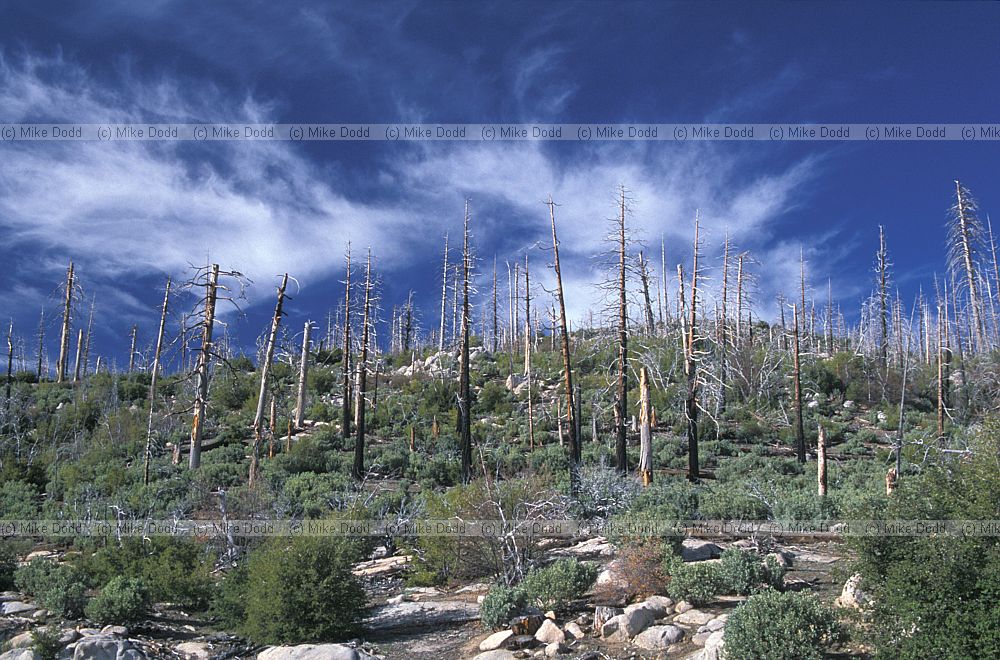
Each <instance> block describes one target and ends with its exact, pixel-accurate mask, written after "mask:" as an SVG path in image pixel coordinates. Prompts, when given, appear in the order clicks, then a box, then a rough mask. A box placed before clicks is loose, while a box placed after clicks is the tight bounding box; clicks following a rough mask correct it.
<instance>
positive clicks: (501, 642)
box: [479, 630, 514, 651]
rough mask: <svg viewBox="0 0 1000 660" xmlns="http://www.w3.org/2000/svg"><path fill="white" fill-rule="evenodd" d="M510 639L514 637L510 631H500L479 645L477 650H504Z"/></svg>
mask: <svg viewBox="0 0 1000 660" xmlns="http://www.w3.org/2000/svg"><path fill="white" fill-rule="evenodd" d="M512 637H514V632H513V631H511V630H501V631H500V632H495V633H493V634H492V635H490V636H489V637H487V638H486V639H484V640H483V641H481V642H480V643H479V650H480V651H495V650H497V649H502V648H506V646H507V644H509V643H510V640H511V638H512Z"/></svg>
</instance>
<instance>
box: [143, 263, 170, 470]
mask: <svg viewBox="0 0 1000 660" xmlns="http://www.w3.org/2000/svg"><path fill="white" fill-rule="evenodd" d="M169 301H170V278H169V277H168V278H167V288H166V289H165V290H164V292H163V306H162V307H161V309H160V327H159V330H157V332H156V350H155V352H154V353H153V371H152V373H151V374H150V377H149V421H148V423H147V424H146V452H145V456H144V457H143V465H142V483H144V484H148V483H149V462H150V460H151V459H152V456H153V412H154V411H155V409H156V384H157V382H158V381H159V377H160V354H161V352H162V351H163V332H164V329H165V328H166V325H167V305H168V304H169Z"/></svg>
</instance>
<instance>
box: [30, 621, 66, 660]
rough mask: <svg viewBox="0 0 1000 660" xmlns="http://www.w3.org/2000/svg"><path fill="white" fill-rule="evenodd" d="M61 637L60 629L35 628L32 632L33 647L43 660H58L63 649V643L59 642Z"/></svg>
mask: <svg viewBox="0 0 1000 660" xmlns="http://www.w3.org/2000/svg"><path fill="white" fill-rule="evenodd" d="M61 636H62V633H61V631H60V630H59V628H56V627H54V626H53V627H51V628H50V627H48V626H46V627H44V628H35V629H34V630H32V631H31V647H32V648H33V649H34V650H35V653H37V654H38V655H39V656H40V658H41V660H56V658H58V657H59V651H62V648H63V645H62V642H60V641H59V638H60V637H61Z"/></svg>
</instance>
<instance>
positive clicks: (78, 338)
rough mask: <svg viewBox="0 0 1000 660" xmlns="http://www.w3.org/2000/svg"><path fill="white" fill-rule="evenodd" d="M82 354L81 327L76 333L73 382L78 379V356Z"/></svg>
mask: <svg viewBox="0 0 1000 660" xmlns="http://www.w3.org/2000/svg"><path fill="white" fill-rule="evenodd" d="M82 356H83V328H80V329H79V330H77V333H76V362H75V363H74V366H73V382H74V383H75V382H77V381H79V380H80V358H81V357H82Z"/></svg>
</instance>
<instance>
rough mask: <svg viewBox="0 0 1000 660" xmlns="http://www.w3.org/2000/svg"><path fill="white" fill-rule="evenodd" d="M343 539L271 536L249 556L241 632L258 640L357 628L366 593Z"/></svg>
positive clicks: (339, 634)
mask: <svg viewBox="0 0 1000 660" xmlns="http://www.w3.org/2000/svg"><path fill="white" fill-rule="evenodd" d="M359 558H360V552H359V549H358V546H357V545H355V544H353V543H352V542H350V541H349V540H346V539H343V538H339V537H338V538H327V537H297V538H294V539H291V540H289V539H285V538H273V539H269V540H268V541H267V542H266V543H264V544H263V545H262V546H260V547H259V548H258V549H256V550H254V551H253V552H252V553H251V554H250V557H249V559H248V563H247V573H248V574H249V576H250V579H249V580H247V582H246V591H245V603H246V609H245V615H244V621H243V625H242V626H241V630H242V632H243V633H244V634H245V635H247V636H248V637H250V638H251V639H253V640H254V641H256V642H259V643H263V644H284V643H300V642H317V641H340V640H343V639H347V638H350V637H351V636H353V635H355V634H356V633H357V632H358V626H359V623H360V621H361V618H362V616H363V614H364V612H365V592H364V589H362V587H361V585H360V583H359V582H358V581H357V579H356V578H355V577H354V576H353V575H352V574H351V565H352V563H353V562H355V561H357V560H358V559H359Z"/></svg>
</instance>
